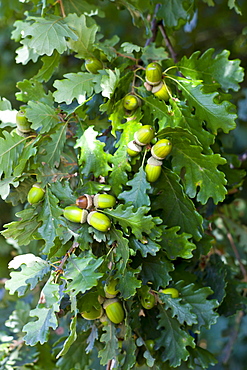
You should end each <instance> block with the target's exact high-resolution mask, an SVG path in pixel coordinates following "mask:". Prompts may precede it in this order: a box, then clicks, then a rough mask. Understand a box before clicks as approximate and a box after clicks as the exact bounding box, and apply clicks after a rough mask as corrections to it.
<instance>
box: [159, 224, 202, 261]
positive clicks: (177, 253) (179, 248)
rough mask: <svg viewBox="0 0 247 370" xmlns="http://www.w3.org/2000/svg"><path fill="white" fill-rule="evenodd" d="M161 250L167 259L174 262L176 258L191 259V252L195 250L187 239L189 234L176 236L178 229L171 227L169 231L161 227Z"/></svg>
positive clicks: (189, 236) (193, 245)
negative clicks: (164, 252)
mask: <svg viewBox="0 0 247 370" xmlns="http://www.w3.org/2000/svg"><path fill="white" fill-rule="evenodd" d="M162 229H163V233H162V243H161V245H162V249H164V250H165V251H166V253H167V256H168V258H169V259H171V260H174V259H176V258H178V257H182V258H186V259H188V258H191V257H193V254H192V251H193V250H194V249H195V248H196V246H195V244H193V243H191V242H190V241H189V240H188V239H190V238H191V234H186V233H182V234H178V232H179V230H180V227H179V226H177V227H171V228H169V229H167V228H164V227H162Z"/></svg>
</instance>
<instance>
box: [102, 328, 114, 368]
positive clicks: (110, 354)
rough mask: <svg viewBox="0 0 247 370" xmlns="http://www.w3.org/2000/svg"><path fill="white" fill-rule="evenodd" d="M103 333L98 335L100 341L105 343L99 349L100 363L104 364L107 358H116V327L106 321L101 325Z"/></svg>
mask: <svg viewBox="0 0 247 370" xmlns="http://www.w3.org/2000/svg"><path fill="white" fill-rule="evenodd" d="M103 331H104V333H103V334H102V335H101V337H100V341H101V342H103V343H105V345H104V347H103V349H101V350H100V351H99V357H100V358H101V360H100V363H101V364H102V365H106V364H107V363H108V361H109V359H112V358H116V356H117V354H118V339H117V329H116V327H115V325H114V324H112V323H108V325H106V326H104V327H103Z"/></svg>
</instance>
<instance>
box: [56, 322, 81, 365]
mask: <svg viewBox="0 0 247 370" xmlns="http://www.w3.org/2000/svg"><path fill="white" fill-rule="evenodd" d="M76 324H77V316H74V317H73V318H72V320H71V322H70V327H69V328H70V333H69V336H68V337H67V338H66V340H65V342H64V345H63V348H62V349H61V351H60V352H59V353H58V355H57V356H56V358H59V357H61V356H64V355H65V354H66V353H67V352H68V350H69V349H70V347H71V346H72V344H73V343H74V342H75V341H76V339H77V334H76Z"/></svg>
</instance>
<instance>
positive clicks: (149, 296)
mask: <svg viewBox="0 0 247 370" xmlns="http://www.w3.org/2000/svg"><path fill="white" fill-rule="evenodd" d="M144 288H145V286H144ZM159 293H163V294H166V295H170V297H171V298H178V297H179V291H178V290H177V289H176V288H165V289H160V291H159ZM139 296H140V301H141V305H142V307H143V308H145V309H146V310H151V308H153V307H154V306H155V304H156V303H157V302H159V303H162V302H161V301H160V300H159V296H158V295H157V294H156V293H155V292H154V291H152V290H148V291H146V290H145V289H144V290H143V289H142V288H140V289H139Z"/></svg>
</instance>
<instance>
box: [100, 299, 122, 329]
mask: <svg viewBox="0 0 247 370" xmlns="http://www.w3.org/2000/svg"><path fill="white" fill-rule="evenodd" d="M103 307H104V309H105V312H106V315H107V317H108V319H109V320H111V322H113V323H114V324H120V322H122V321H123V319H124V310H123V306H122V304H121V303H120V302H119V300H118V299H117V298H110V299H106V300H105V302H104V304H103Z"/></svg>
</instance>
